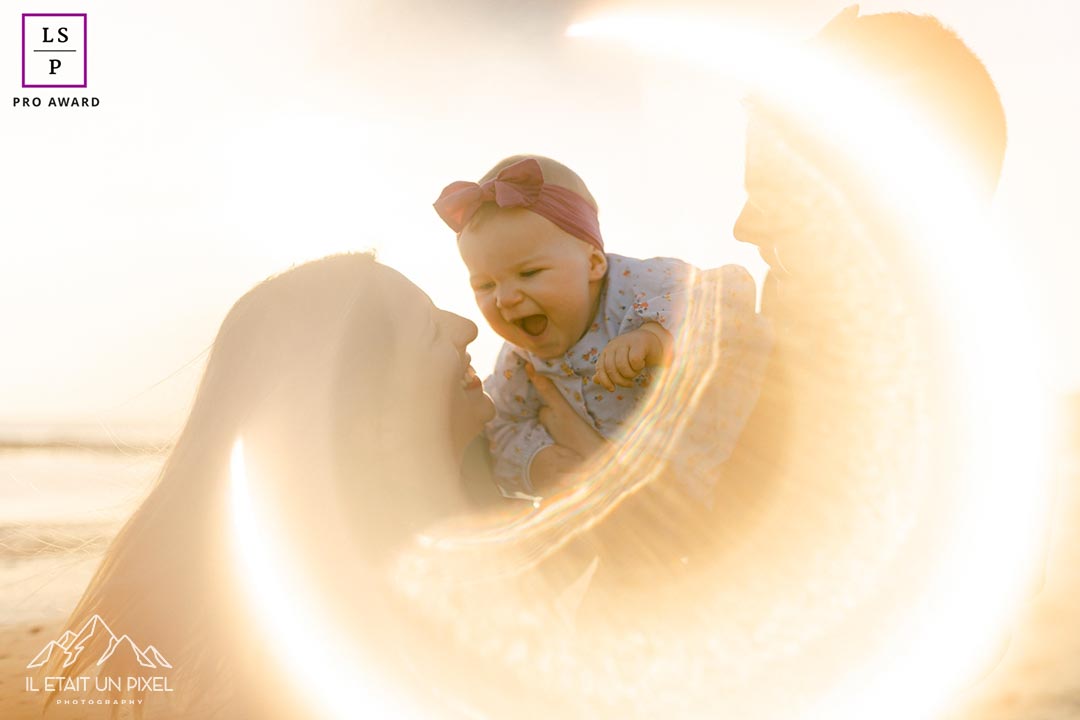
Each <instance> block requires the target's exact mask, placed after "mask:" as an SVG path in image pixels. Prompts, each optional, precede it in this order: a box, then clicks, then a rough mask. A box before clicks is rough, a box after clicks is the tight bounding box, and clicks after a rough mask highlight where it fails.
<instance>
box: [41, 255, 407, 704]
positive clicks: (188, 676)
mask: <svg viewBox="0 0 1080 720" xmlns="http://www.w3.org/2000/svg"><path fill="white" fill-rule="evenodd" d="M385 271H386V269H385V268H382V267H381V266H379V265H377V264H376V263H375V262H374V260H373V258H372V257H371V256H369V255H358V254H357V255H339V256H333V257H329V258H325V259H322V260H319V261H315V262H312V263H308V264H306V265H303V266H300V267H297V268H294V269H291V270H289V271H288V272H285V273H283V274H281V275H278V276H275V277H272V278H270V279H268V280H266V281H265V282H263V283H261V284H260V285H258V286H256V287H255V288H254V289H252V290H251V291H250V292H248V293H247V294H246V295H244V296H243V297H242V298H241V299H240V300H239V301H238V302H237V303H236V304H235V305H234V306H233V308H232V309H231V310H230V312H229V313H228V315H227V317H226V318H225V320H224V322H223V323H222V326H221V329H220V331H219V332H218V335H217V338H216V339H215V341H214V345H213V348H212V351H211V353H210V356H209V360H208V362H207V366H206V371H205V374H204V376H203V379H202V381H201V383H200V386H199V389H198V392H197V393H196V396H195V400H194V404H193V406H192V409H191V413H190V415H189V418H188V420H187V422H186V424H185V426H184V428H183V430H182V432H181V433H180V436H179V438H178V440H177V442H176V444H175V447H174V449H173V450H172V452H171V453H170V455H169V457H168V459H167V460H166V462H165V464H164V467H163V468H162V470H161V473H160V476H159V477H158V479H157V482H156V484H155V485H154V487H153V489H152V491H151V492H150V495H149V496H148V497H147V498H146V500H145V501H144V502H143V503H142V504H141V505H140V506H139V508H138V509H137V510H136V511H135V512H134V514H133V515H132V516H131V518H130V519H129V520H128V522H127V523H126V524H125V525H124V527H123V529H122V530H121V531H120V533H119V534H118V535H117V537H116V538H115V540H114V541H113V543H112V545H111V546H110V548H109V550H108V552H107V553H106V555H105V558H104V560H103V561H102V563H101V566H100V567H99V568H98V570H97V572H96V574H95V575H94V577H93V579H92V580H91V582H90V584H89V586H88V587H87V589H86V591H85V593H84V594H83V597H82V599H81V600H80V601H79V603H78V605H77V606H76V608H75V610H74V611H73V612H72V614H71V616H70V618H69V619H68V621H67V625H66V628H65V629H66V630H68V631H70V632H72V633H79V632H80V630H82V629H83V628H85V627H88V623H90V624H92V621H93V619H94V617H95V616H99V617H100V618H101V619H102V620H104V621H105V622H106V623H107V624H108V625H109V626H111V628H112V629H113V631H114V632H115V634H116V635H117V636H119V635H121V634H127V635H129V636H130V637H131V638H132V639H133V640H134V641H135V642H136V643H139V644H140V647H142V644H147V643H149V644H153V645H154V647H155V648H156V649H157V650H158V651H159V653H160V654H161V655H162V656H163V657H164V658H167V660H168V662H169V663H170V665H171V666H172V669H171V670H170V671H168V672H169V678H170V682H171V683H172V684H173V687H174V690H175V695H176V697H178V698H180V699H181V701H182V702H181V704H182V705H184V707H183V710H181V711H178V712H180V713H181V714H182V715H183V716H184V717H196V716H199V717H201V716H212V715H214V713H215V712H216V711H218V710H220V712H221V713H222V714H223V715H224V716H226V717H235V716H236V714H237V710H236V708H235V706H232V705H231V699H230V698H231V693H232V690H231V683H232V682H233V681H234V680H235V676H236V670H237V668H236V664H237V663H238V662H239V661H240V654H241V652H240V651H239V648H240V646H241V645H240V642H239V640H238V638H237V629H238V627H240V626H242V625H243V617H244V614H245V613H244V612H243V609H242V603H241V602H240V601H239V600H238V598H237V596H236V593H237V588H236V582H235V575H236V573H235V569H234V568H233V567H232V565H231V563H230V558H231V555H230V547H231V538H230V536H229V517H228V513H229V507H228V480H229V461H230V452H231V450H232V448H233V446H234V444H235V442H236V441H237V439H238V438H240V437H241V435H243V436H244V440H245V443H246V445H247V447H248V448H249V455H252V456H254V457H256V458H258V460H259V466H260V468H262V469H263V470H265V471H266V472H265V473H264V476H265V477H266V478H268V479H272V480H273V482H269V481H268V482H267V487H266V490H267V494H268V496H270V497H276V500H277V502H278V506H279V507H282V506H284V505H285V504H287V503H289V502H296V503H298V504H297V506H296V507H297V513H296V517H294V518H291V520H290V522H291V524H292V526H293V527H296V526H298V525H299V524H301V523H303V522H305V521H309V520H310V519H311V517H310V516H304V515H303V513H302V512H300V510H301V508H302V506H303V502H304V497H305V496H313V497H318V498H319V499H320V501H323V500H325V496H326V493H327V492H330V493H333V492H334V491H335V488H334V484H333V483H324V485H326V486H327V489H326V490H323V491H319V492H310V493H308V492H302V490H303V489H304V481H305V480H307V479H308V478H310V477H312V476H315V477H322V478H327V479H329V478H331V477H333V476H334V474H335V471H336V469H335V468H333V467H332V465H333V463H334V454H335V453H334V452H332V450H330V449H329V448H330V447H331V446H332V445H333V444H334V443H335V442H338V441H340V440H341V438H340V435H339V434H335V433H336V432H338V431H340V425H341V423H340V418H338V417H337V416H336V415H340V414H335V412H334V411H333V407H334V404H335V397H334V395H335V384H337V383H338V382H339V380H340V377H341V372H342V367H343V362H342V357H341V352H340V350H341V347H342V344H343V340H344V339H345V336H346V335H347V334H348V332H347V330H349V331H351V332H354V333H356V334H364V333H366V335H367V337H368V347H365V348H363V349H364V350H370V349H371V347H375V348H379V349H381V348H384V347H385V345H386V342H387V339H388V337H387V336H388V334H389V333H390V332H391V330H392V326H391V325H390V324H388V323H386V322H380V320H379V318H381V317H385V316H386V312H385V308H384V307H383V298H381V296H380V293H379V292H378V291H377V289H375V286H376V285H377V273H378V272H385ZM358 306H362V311H358ZM348 323H353V324H354V325H355V324H357V323H359V324H362V325H363V326H364V327H363V328H360V329H358V328H356V327H353V328H348ZM361 330H362V331H363V332H361ZM354 344H355V343H354ZM385 354H386V353H381V352H367V353H365V354H364V355H363V356H361V355H360V354H359V353H355V352H354V353H353V354H352V356H351V358H350V361H351V362H353V363H354V366H353V368H352V371H354V372H356V373H358V374H361V373H364V372H367V373H368V374H367V377H368V378H369V381H368V382H367V383H365V384H364V385H363V390H364V392H366V393H367V397H366V398H364V401H365V402H367V403H368V405H369V406H370V407H371V408H372V409H373V411H377V410H378V408H379V407H380V406H381V405H385V404H386V403H385V402H383V401H382V400H381V398H385V397H386V396H387V395H388V394H389V391H388V390H387V389H386V388H385V386H384V385H383V384H382V383H380V382H377V381H375V378H378V373H379V371H380V369H381V368H380V367H377V366H379V365H382V364H384V363H385V362H387V361H388V358H386V357H385ZM356 363H360V366H359V367H357V366H356V365H355V364H356ZM363 363H367V364H368V366H369V367H368V368H367V370H366V371H365V369H364V367H363ZM348 440H349V442H352V443H357V444H359V447H353V448H352V451H351V452H352V456H354V457H356V456H361V457H362V456H363V455H364V454H365V453H367V454H368V455H369V457H368V461H369V462H373V461H374V460H375V456H377V455H378V448H377V447H374V444H373V443H368V444H367V446H366V447H365V446H364V445H365V438H364V436H363V435H358V434H353V435H352V436H351V437H350V438H348ZM339 455H340V454H339ZM353 465H354V466H355V465H356V463H353ZM304 509H305V510H310V508H304ZM283 527H284V526H283ZM279 529H280V528H279ZM101 635H102V634H98V640H97V642H102V639H101ZM89 642H90V643H92V642H93V640H92V639H91V640H90V641H89ZM104 649H105V647H101V648H97V647H96V645H90V644H88V645H87V647H85V648H84V649H83V651H82V652H81V653H79V654H78V655H77V657H76V658H75V659H74V661H73V662H71V663H70V664H69V665H67V666H66V667H59V662H60V660H62V659H63V658H58V659H57V660H56V662H55V665H54V667H53V672H51V673H50V674H53V675H56V674H61V675H64V676H67V677H73V676H76V675H79V674H82V673H84V672H92V663H93V662H94V661H95V660H96V659H97V658H98V657H100V655H101V651H103V650H104ZM115 670H121V671H123V670H127V671H128V672H130V673H132V674H137V673H138V672H139V671H140V668H139V667H138V666H137V665H135V664H134V663H130V664H129V666H128V667H120V666H113V665H111V664H110V671H115ZM141 672H142V673H143V674H145V672H146V671H145V669H142V671H141ZM136 694H137V695H141V693H136ZM223 708H231V709H223Z"/></svg>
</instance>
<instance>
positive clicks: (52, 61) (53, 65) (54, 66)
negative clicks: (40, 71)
mask: <svg viewBox="0 0 1080 720" xmlns="http://www.w3.org/2000/svg"><path fill="white" fill-rule="evenodd" d="M59 69H60V61H59V60H57V59H56V58H49V74H50V75H55V74H56V71H57V70H59Z"/></svg>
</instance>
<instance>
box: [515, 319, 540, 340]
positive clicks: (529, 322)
mask: <svg viewBox="0 0 1080 720" xmlns="http://www.w3.org/2000/svg"><path fill="white" fill-rule="evenodd" d="M514 322H515V323H517V326H518V327H519V328H521V329H522V330H524V331H525V332H526V334H528V335H530V336H532V337H536V336H537V335H542V334H543V332H544V331H545V330H547V325H548V319H547V315H528V316H526V317H523V318H520V319H518V320H515V321H514Z"/></svg>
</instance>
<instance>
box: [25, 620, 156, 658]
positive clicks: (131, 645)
mask: <svg viewBox="0 0 1080 720" xmlns="http://www.w3.org/2000/svg"><path fill="white" fill-rule="evenodd" d="M83 653H86V654H87V655H88V656H93V655H95V654H97V656H98V659H97V662H96V663H95V664H96V665H104V664H105V661H106V660H108V659H109V658H113V657H125V656H126V657H128V658H132V659H134V661H135V662H136V663H137V664H139V665H141V666H142V667H145V668H171V667H172V665H170V664H169V661H168V660H166V659H165V656H163V655H162V654H161V653H160V652H159V651H158V649H157V648H156V647H154V646H153V645H147V646H146V647H145V648H143V649H139V646H138V645H136V644H135V641H134V640H132V639H131V638H130V637H128V636H127V635H120V636H117V635H116V633H114V632H113V631H112V630H110V629H109V626H108V625H107V624H105V621H104V620H102V619H101V616H100V615H94V616H93V617H92V618H90V619H89V620H87V621H86V624H85V625H83V626H82V629H81V630H79V632H72V631H71V630H68V631H67V632H65V633H64V634H63V635H61V636H60V638H59V639H57V640H52V641H51V642H49V644H48V645H46V646H45V647H44V648H42V649H41V652H39V653H38V654H37V656H36V657H35V658H34V659H33V660H31V661H30V664H29V665H27V666H26V667H27V669H32V668H38V667H41V666H42V665H44V664H45V663H48V662H51V661H53V660H60V659H61V658H62V659H63V663H62V665H61V667H70V666H71V664H72V663H73V662H75V660H77V659H78V658H79V656H80V655H82V654H83Z"/></svg>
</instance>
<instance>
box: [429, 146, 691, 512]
mask: <svg viewBox="0 0 1080 720" xmlns="http://www.w3.org/2000/svg"><path fill="white" fill-rule="evenodd" d="M435 209H436V211H437V212H438V213H439V215H440V217H442V219H443V220H445V221H446V223H447V225H449V226H450V227H451V229H453V230H454V231H456V232H457V233H458V249H459V251H460V253H461V257H462V259H463V260H464V261H465V265H466V266H467V267H468V269H469V276H470V282H471V284H472V287H473V292H474V293H475V295H476V302H477V305H479V307H480V311H481V312H482V313H483V315H484V318H485V319H486V320H487V322H488V324H490V325H491V328H492V329H493V330H494V331H495V332H497V333H498V334H499V335H500V336H502V337H503V339H505V340H506V344H505V345H504V346H503V348H502V351H501V352H500V353H499V357H498V360H497V361H496V366H495V372H494V373H493V374H492V376H491V377H490V378H488V379H487V380H486V381H485V382H484V388H485V390H487V392H488V393H489V394H490V395H491V398H492V400H494V402H495V407H496V411H497V414H496V417H495V419H494V420H492V421H491V422H490V423H489V424H488V427H487V435H488V439H489V441H490V444H491V451H492V456H493V458H494V461H495V468H494V470H495V475H496V478H497V482H498V483H499V489H500V491H501V492H502V493H503V494H504V495H506V496H508V497H522V498H532V497H534V496H536V495H543V494H544V492H545V490H546V489H547V488H549V487H550V485H551V483H552V482H554V481H555V480H557V479H558V478H559V477H560V476H562V475H563V474H565V473H567V472H571V471H572V470H574V469H576V467H577V465H579V464H580V462H581V461H582V460H583V458H581V457H579V456H577V455H576V453H573V452H572V451H570V450H569V449H568V448H563V447H561V446H559V445H557V444H556V443H555V441H554V440H553V439H552V437H551V435H550V434H548V432H547V430H546V429H545V428H544V426H543V425H542V424H541V423H540V421H539V417H538V416H539V411H540V407H541V405H540V401H539V397H538V396H537V393H536V391H535V389H534V388H533V386H532V384H531V383H530V381H529V377H528V373H529V372H536V373H540V374H543V375H546V376H548V377H550V378H551V379H552V380H553V381H554V383H555V385H556V386H557V387H558V388H559V391H560V392H561V394H562V395H563V397H565V398H566V400H567V401H568V402H569V403H570V404H571V405H572V406H573V407H574V409H575V410H576V411H577V412H578V414H579V415H581V417H582V418H584V419H585V420H586V421H588V422H589V423H590V424H591V425H592V426H593V427H594V428H595V429H596V430H597V431H598V432H599V433H600V434H601V435H603V436H604V437H606V438H609V439H613V440H614V439H618V438H619V436H620V435H621V433H622V431H623V430H624V429H626V424H627V422H628V421H629V419H630V418H632V417H633V415H634V413H635V411H636V410H637V409H638V408H639V407H640V406H641V404H642V402H643V401H644V400H645V398H646V397H647V395H648V390H649V386H650V384H651V383H652V382H653V380H654V373H655V372H656V369H657V368H661V367H663V366H665V365H667V364H668V362H669V361H670V359H671V357H672V352H673V346H674V337H673V335H674V333H675V332H676V329H677V327H678V323H679V322H680V320H681V318H682V315H683V311H684V307H683V300H684V290H685V288H686V286H687V284H688V283H689V282H690V281H691V279H692V276H693V274H694V273H695V272H696V270H695V268H693V267H692V266H691V265H688V264H687V263H684V262H681V261H679V260H675V259H671V258H653V259H650V260H636V259H633V258H628V257H622V256H619V255H615V254H611V253H605V252H604V243H603V240H602V239H601V236H600V226H599V222H598V220H597V208H596V201H595V200H593V197H592V195H591V194H590V193H589V190H588V188H587V187H585V183H584V182H582V180H581V178H580V177H578V176H577V174H575V173H574V172H573V171H572V170H570V169H569V168H567V167H565V166H564V165H561V164H560V163H557V162H555V161H554V160H551V159H548V158H544V157H538V156H517V157H511V158H507V159H506V160H503V161H502V162H500V163H499V164H498V165H496V166H495V167H494V168H492V169H491V170H490V171H489V172H488V173H487V174H486V175H485V176H484V177H483V178H482V179H481V181H480V183H479V184H477V183H471V182H464V181H459V182H455V183H452V184H450V185H448V186H447V187H446V189H445V190H443V192H442V195H440V196H439V199H438V200H437V201H436V202H435ZM529 366H531V367H529Z"/></svg>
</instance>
